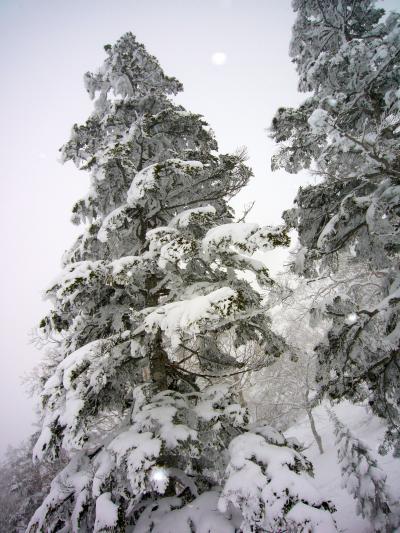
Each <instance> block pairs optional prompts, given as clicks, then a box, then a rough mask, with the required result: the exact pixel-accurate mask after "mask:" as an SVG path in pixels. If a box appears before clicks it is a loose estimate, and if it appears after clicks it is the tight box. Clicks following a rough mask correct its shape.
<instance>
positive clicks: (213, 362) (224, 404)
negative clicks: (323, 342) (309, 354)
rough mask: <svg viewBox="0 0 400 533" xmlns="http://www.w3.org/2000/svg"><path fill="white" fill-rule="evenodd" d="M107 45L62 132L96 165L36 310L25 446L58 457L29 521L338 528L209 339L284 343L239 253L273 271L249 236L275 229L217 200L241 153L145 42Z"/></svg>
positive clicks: (263, 240)
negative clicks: (86, 104) (38, 397)
mask: <svg viewBox="0 0 400 533" xmlns="http://www.w3.org/2000/svg"><path fill="white" fill-rule="evenodd" d="M105 49H106V52H107V58H106V60H105V62H104V64H103V66H102V67H101V69H100V70H99V71H98V72H97V73H95V74H87V75H86V77H85V81H86V87H87V89H88V92H89V94H90V95H91V97H92V98H94V99H95V109H94V112H93V114H92V115H91V116H90V117H89V119H88V120H87V122H86V123H85V124H84V125H82V126H74V128H73V131H72V137H71V140H70V141H69V142H68V143H67V144H66V145H65V146H64V147H63V149H62V153H63V157H64V160H65V161H68V160H73V161H74V162H75V164H76V165H77V166H78V167H79V168H82V169H83V170H89V171H90V173H91V187H90V191H89V194H88V195H87V197H86V198H84V199H83V200H81V201H80V202H78V203H77V204H76V206H75V207H74V209H73V212H74V221H75V222H77V223H79V222H85V221H86V222H87V226H86V229H85V231H84V233H83V235H82V236H81V237H80V238H79V239H78V241H77V242H76V244H75V245H74V246H73V247H72V249H71V250H70V252H68V253H67V254H66V255H65V258H64V270H63V272H62V274H61V276H60V277H59V278H58V279H57V280H56V281H55V282H54V283H53V284H52V286H51V287H50V289H49V290H48V291H47V295H48V298H49V299H51V300H52V302H53V309H52V311H50V313H49V314H48V315H47V316H46V317H45V318H44V319H43V321H42V323H41V330H42V334H43V336H45V335H48V336H49V339H50V340H51V341H54V340H57V341H58V343H59V344H58V349H57V350H56V351H55V353H54V349H53V355H52V357H51V361H50V362H49V363H48V364H47V365H46V366H45V367H44V368H43V375H42V384H43V392H42V406H43V428H42V432H41V436H40V438H39V439H38V442H37V444H36V448H35V455H36V457H38V458H39V459H40V458H41V457H44V456H57V454H58V453H59V450H60V449H63V450H65V451H66V453H67V454H68V456H69V458H70V460H69V463H68V465H67V466H66V467H65V468H64V469H63V470H62V471H61V472H60V473H59V474H58V475H57V476H56V478H55V479H54V480H53V482H52V486H51V491H50V493H49V495H48V496H47V497H46V498H45V500H44V501H43V503H42V505H41V507H40V508H39V509H38V510H37V512H36V513H35V515H34V516H33V518H32V520H31V522H30V531H31V532H33V531H44V530H45V531H47V532H53V531H65V532H66V531H68V532H69V531H73V532H77V531H79V532H84V531H95V532H101V531H118V532H122V531H135V532H136V533H138V532H148V531H154V532H156V531H159V532H161V531H162V532H163V533H168V532H171V533H172V532H174V533H179V532H189V531H199V532H200V531H208V532H214V533H225V532H232V533H233V532H234V531H237V530H242V531H255V530H256V529H257V528H258V530H260V531H261V530H263V529H262V528H263V524H264V523H265V524H267V523H268V524H271V528H272V529H275V530H276V528H274V527H273V524H274V523H275V522H276V523H279V524H281V523H284V522H285V521H286V522H290V523H291V524H295V525H296V527H298V528H299V530H302V531H303V530H304V531H305V530H307V531H308V530H309V529H308V527H309V525H310V524H313V526H315V527H316V528H317V529H316V530H318V525H320V531H324V533H326V532H327V531H329V530H333V528H334V526H333V522H332V519H331V515H330V513H329V512H325V510H324V509H327V508H328V507H327V505H326V503H325V502H323V501H322V499H321V498H320V497H319V495H317V494H315V492H313V491H312V490H311V488H310V487H309V486H308V485H307V480H305V479H304V478H303V477H302V476H301V475H299V474H300V473H301V471H304V470H306V471H307V470H309V468H310V465H309V463H308V462H307V461H306V460H305V459H304V458H303V457H302V456H301V454H300V453H298V451H296V450H295V449H291V448H290V447H288V446H287V443H286V441H284V439H283V438H282V437H280V436H278V437H277V439H278V440H279V439H280V440H279V442H278V441H277V440H276V439H275V441H272V440H271V438H268V435H267V436H266V435H263V431H265V430H263V429H260V430H257V431H255V432H253V433H251V432H247V431H246V421H247V420H246V418H247V415H246V411H245V409H244V408H243V406H241V405H240V404H239V403H238V402H237V400H236V399H235V396H234V393H233V391H232V390H231V387H230V386H229V377H230V376H231V375H232V374H235V373H236V372H243V371H244V370H246V369H243V368H242V365H241V363H240V361H236V360H235V358H233V357H232V356H231V355H230V354H229V353H224V352H223V351H221V350H220V348H219V347H220V346H221V345H222V344H223V343H220V342H219V340H220V339H221V338H223V336H224V335H229V336H232V335H234V338H235V342H236V344H237V346H240V345H245V344H246V343H247V342H249V341H257V342H258V343H259V344H260V346H262V347H263V349H264V353H265V358H266V359H267V360H273V359H274V358H275V357H276V356H279V354H280V353H281V352H282V351H283V350H284V343H283V342H282V340H281V339H280V337H278V336H277V335H275V334H274V333H273V332H272V331H271V329H270V324H269V320H268V319H267V318H266V315H265V312H264V311H265V310H264V309H263V308H262V306H261V304H260V302H261V299H260V295H259V293H258V292H257V291H255V290H254V288H252V285H251V284H250V283H249V282H248V281H246V280H245V279H243V276H241V277H239V276H238V275H237V271H246V272H252V273H254V275H255V277H256V279H257V281H258V283H259V284H260V285H262V286H264V287H268V286H269V285H270V284H271V279H270V278H269V275H268V270H267V269H266V267H265V266H264V264H263V263H261V262H259V261H256V260H254V259H252V258H251V254H252V253H253V252H254V251H255V250H256V249H258V248H260V247H261V248H263V249H269V248H272V247H274V246H277V245H285V244H287V242H288V238H287V235H286V233H285V231H284V230H282V228H270V227H262V228H261V227H259V226H258V225H257V224H249V223H238V224H235V223H234V222H233V215H232V212H231V209H230V208H229V206H228V203H227V202H228V200H229V198H230V197H231V196H232V195H233V194H235V193H236V192H237V191H238V190H240V188H241V187H243V186H244V185H245V184H246V183H247V181H248V179H249V177H250V175H251V172H250V170H249V169H248V168H247V167H246V166H245V165H244V163H243V158H242V156H241V155H240V154H236V155H218V154H217V152H216V149H217V144H216V142H215V139H214V137H213V134H212V132H211V131H210V130H209V129H208V128H207V125H206V124H205V122H204V121H203V120H202V118H201V117H200V116H199V115H196V114H193V113H190V112H188V111H186V110H185V109H184V108H183V107H181V106H178V105H176V104H174V103H173V102H172V100H171V99H170V95H173V94H175V93H177V92H178V91H180V90H181V89H182V87H181V85H180V83H179V82H178V81H177V80H176V79H174V78H170V77H167V76H165V74H164V73H163V71H162V69H161V67H160V66H159V64H158V62H157V60H156V59H155V58H154V57H152V56H150V55H149V54H148V53H147V52H146V50H145V48H144V47H143V45H141V44H139V43H137V42H136V40H135V37H134V36H133V35H132V34H129V33H128V34H126V35H124V36H123V37H122V38H121V39H120V40H119V41H118V42H117V43H116V44H115V45H114V46H106V47H105ZM224 378H225V383H223V382H222V381H223V379H224ZM226 379H228V381H226ZM284 472H286V474H285V475H284V476H283V477H282V478H280V474H281V473H284ZM221 485H223V487H222V488H221ZM218 502H219V504H218ZM218 505H219V507H218ZM241 524H242V525H241ZM264 530H265V529H264Z"/></svg>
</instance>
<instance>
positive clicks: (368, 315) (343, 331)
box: [272, 0, 400, 451]
mask: <svg viewBox="0 0 400 533" xmlns="http://www.w3.org/2000/svg"><path fill="white" fill-rule="evenodd" d="M293 7H294V10H295V11H296V13H297V19H296V22H295V25H294V28H293V38H292V42H291V47H290V54H291V57H292V59H293V61H294V63H295V64H296V67H297V71H298V73H299V77H300V82H299V89H300V91H304V92H308V93H311V94H310V95H309V96H308V98H307V99H306V100H305V101H304V103H303V104H302V105H300V106H299V107H298V108H296V109H292V108H281V109H279V110H278V112H277V114H276V116H275V118H274V120H273V124H272V136H273V138H274V139H275V140H276V141H277V142H278V143H280V149H279V151H278V153H277V154H276V155H275V156H274V158H273V161H272V166H273V168H278V167H282V168H284V169H286V170H287V171H288V172H291V173H296V172H298V171H299V170H301V169H311V170H312V171H313V172H315V173H316V174H317V176H318V178H319V179H318V183H317V184H316V185H309V186H307V187H304V188H301V189H300V190H299V193H298V195H297V198H296V206H295V208H294V209H291V210H289V211H286V213H285V214H284V218H285V220H286V222H287V224H288V226H289V227H292V228H295V229H296V230H297V231H298V234H299V240H300V249H299V252H298V254H297V261H296V264H295V269H296V270H297V271H298V272H301V273H303V274H305V275H306V276H308V277H312V278H316V277H323V276H327V275H330V274H332V273H335V272H336V273H337V272H339V273H340V276H339V277H342V281H344V279H345V277H346V270H347V267H348V265H356V267H357V268H358V269H359V271H360V275H359V276H358V277H357V276H356V277H355V278H354V277H353V275H348V280H347V282H346V284H345V286H346V291H345V294H344V295H338V296H336V297H335V298H334V299H333V300H332V301H331V302H330V303H329V304H328V305H327V307H326V316H327V317H328V318H330V319H332V327H331V328H330V331H329V333H328V338H327V340H326V342H324V343H322V344H321V345H320V346H319V347H318V350H317V353H318V371H317V374H318V376H317V377H318V380H319V383H320V386H321V389H322V390H323V391H325V392H326V393H327V394H328V395H329V397H330V398H331V399H335V398H341V397H348V398H354V397H362V398H368V400H369V403H370V405H371V407H372V409H373V411H374V412H375V413H376V414H377V415H379V416H382V417H384V418H385V419H386V420H387V422H388V432H387V435H386V439H385V446H386V447H388V446H390V445H394V446H395V449H396V447H397V451H399V450H400V448H399V438H400V409H399V406H400V370H399V369H400V361H399V353H400V349H399V347H400V340H399V339H400V321H399V313H400V308H399V304H400V292H399V291H400V273H399V265H400V261H399V258H400V257H399V251H400V234H399V227H400V226H399V224H400V217H399V215H400V212H399V194H400V184H399V180H400V149H399V146H400V145H399V138H400V91H399V86H400V85H399V84H400V62H399V58H400V16H399V14H398V13H391V14H388V15H384V11H383V10H382V9H378V8H377V7H376V6H375V2H374V1H373V0H358V1H356V2H354V1H353V0H341V1H340V2H337V1H336V0H294V1H293ZM360 281H362V283H360Z"/></svg>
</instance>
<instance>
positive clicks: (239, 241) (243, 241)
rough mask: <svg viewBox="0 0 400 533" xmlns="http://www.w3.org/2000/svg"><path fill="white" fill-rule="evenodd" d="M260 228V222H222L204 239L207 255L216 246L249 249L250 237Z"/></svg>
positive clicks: (203, 244)
mask: <svg viewBox="0 0 400 533" xmlns="http://www.w3.org/2000/svg"><path fill="white" fill-rule="evenodd" d="M258 228H259V225H258V224H251V223H244V222H243V223H232V224H221V225H220V226H217V227H215V228H212V229H210V230H209V231H208V232H207V233H206V235H205V237H204V239H203V241H202V248H203V251H204V253H205V254H206V255H209V253H210V251H211V250H212V249H214V248H219V247H222V248H225V247H227V246H229V245H233V246H235V245H236V246H239V247H241V246H243V247H245V248H246V249H247V245H248V239H249V237H250V236H251V235H253V234H254V233H255V232H256V231H257V230H258Z"/></svg>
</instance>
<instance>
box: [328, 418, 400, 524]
mask: <svg viewBox="0 0 400 533" xmlns="http://www.w3.org/2000/svg"><path fill="white" fill-rule="evenodd" d="M328 414H329V417H330V419H331V420H332V422H333V424H334V433H335V435H336V445H337V446H338V449H337V454H338V461H339V464H340V468H341V470H342V486H343V487H345V488H346V489H347V491H348V492H349V493H350V494H351V495H352V496H353V498H354V499H355V500H356V501H357V505H356V511H357V514H359V515H361V516H362V517H363V518H365V519H367V520H368V521H369V522H370V523H371V525H372V526H373V528H374V531H376V532H387V533H391V532H392V531H394V530H395V529H396V527H398V526H399V523H400V516H399V515H398V511H399V509H398V508H397V513H395V512H394V511H395V508H396V507H398V506H397V505H393V506H392V504H391V503H390V498H389V495H388V493H387V488H386V484H385V481H386V474H385V473H384V472H383V471H382V470H381V469H380V468H378V465H377V462H376V461H375V459H374V458H373V457H372V456H371V453H370V451H369V450H368V448H367V446H366V445H365V444H364V443H363V442H361V441H360V440H359V439H357V438H356V437H355V436H354V435H353V434H352V433H351V432H350V431H349V429H348V428H347V427H346V426H344V424H343V423H342V422H341V421H340V420H339V419H338V417H337V416H336V415H335V413H334V412H333V411H332V410H330V409H329V410H328ZM389 505H390V506H391V507H392V508H391V507H390V506H389Z"/></svg>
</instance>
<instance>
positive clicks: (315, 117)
mask: <svg viewBox="0 0 400 533" xmlns="http://www.w3.org/2000/svg"><path fill="white" fill-rule="evenodd" d="M328 117H329V114H328V113H327V112H326V111H325V110H324V109H315V110H314V111H313V112H312V113H311V115H310V117H309V118H308V121H307V122H308V124H309V125H310V128H311V131H312V132H313V133H317V134H318V133H322V132H323V131H324V130H325V128H326V124H327V121H328Z"/></svg>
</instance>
